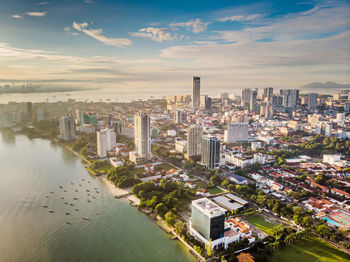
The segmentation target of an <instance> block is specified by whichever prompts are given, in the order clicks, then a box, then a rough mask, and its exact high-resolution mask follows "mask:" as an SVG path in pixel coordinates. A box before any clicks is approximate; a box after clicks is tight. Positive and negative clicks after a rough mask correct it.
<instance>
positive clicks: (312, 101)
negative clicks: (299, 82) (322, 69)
mask: <svg viewBox="0 0 350 262" xmlns="http://www.w3.org/2000/svg"><path fill="white" fill-rule="evenodd" d="M308 107H309V108H310V109H314V108H316V107H317V93H310V94H309V103H308Z"/></svg>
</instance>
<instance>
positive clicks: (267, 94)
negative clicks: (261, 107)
mask: <svg viewBox="0 0 350 262" xmlns="http://www.w3.org/2000/svg"><path fill="white" fill-rule="evenodd" d="M272 96H273V87H265V88H264V93H263V99H264V101H265V102H266V103H267V104H271V103H272Z"/></svg>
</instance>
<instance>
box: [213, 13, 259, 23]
mask: <svg viewBox="0 0 350 262" xmlns="http://www.w3.org/2000/svg"><path fill="white" fill-rule="evenodd" d="M261 17H262V15H261V14H252V15H233V16H227V17H223V18H219V19H218V21H219V22H227V21H230V22H233V21H236V22H245V21H252V20H257V19H259V18H261Z"/></svg>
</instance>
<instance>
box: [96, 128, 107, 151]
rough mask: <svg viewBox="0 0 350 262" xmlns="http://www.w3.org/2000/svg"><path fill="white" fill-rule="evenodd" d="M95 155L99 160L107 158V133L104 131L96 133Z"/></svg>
mask: <svg viewBox="0 0 350 262" xmlns="http://www.w3.org/2000/svg"><path fill="white" fill-rule="evenodd" d="M96 137H97V155H98V157H100V158H103V157H106V156H107V151H108V150H107V133H106V132H105V130H100V131H97V133H96Z"/></svg>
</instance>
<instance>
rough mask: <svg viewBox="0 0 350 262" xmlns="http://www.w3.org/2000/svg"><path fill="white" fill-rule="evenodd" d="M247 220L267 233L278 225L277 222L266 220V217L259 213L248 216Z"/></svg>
mask: <svg viewBox="0 0 350 262" xmlns="http://www.w3.org/2000/svg"><path fill="white" fill-rule="evenodd" d="M246 220H247V221H248V223H250V224H252V225H253V226H255V227H256V228H258V229H260V230H261V231H263V232H265V233H267V234H269V233H270V230H271V229H272V228H274V227H275V226H276V225H275V224H272V223H270V222H267V221H265V219H264V218H262V217H261V216H259V215H254V216H250V217H247V218H246Z"/></svg>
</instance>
